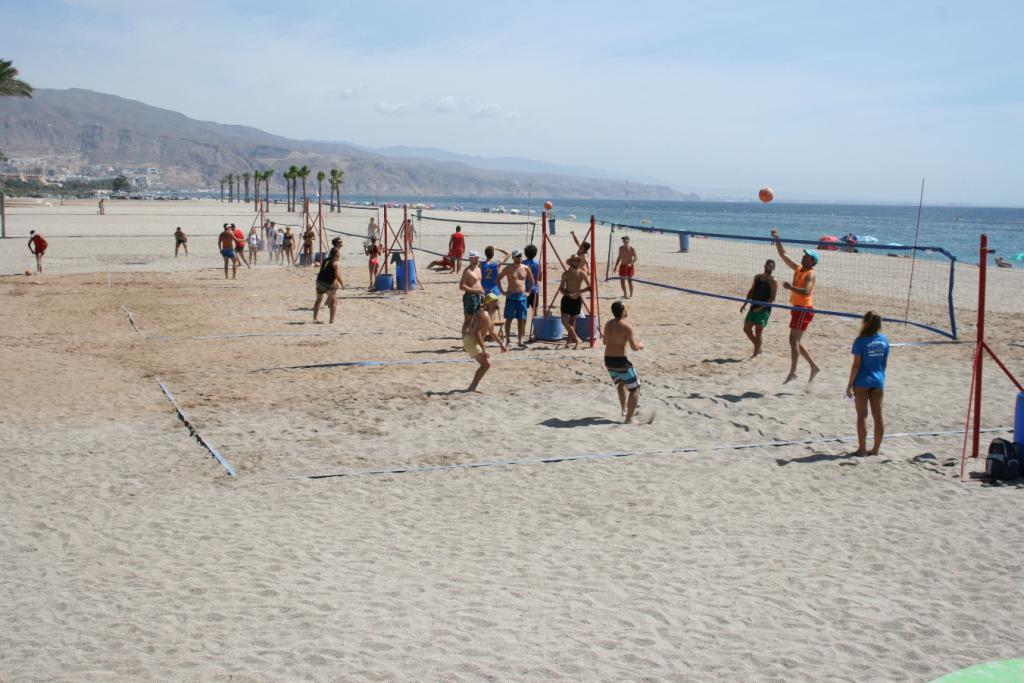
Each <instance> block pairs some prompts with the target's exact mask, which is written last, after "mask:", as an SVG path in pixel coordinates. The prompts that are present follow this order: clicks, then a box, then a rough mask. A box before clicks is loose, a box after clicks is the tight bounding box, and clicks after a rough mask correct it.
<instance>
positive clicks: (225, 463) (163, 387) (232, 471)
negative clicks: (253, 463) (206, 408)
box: [153, 377, 238, 477]
mask: <svg viewBox="0 0 1024 683" xmlns="http://www.w3.org/2000/svg"><path fill="white" fill-rule="evenodd" d="M153 379H155V380H156V383H157V384H158V385H159V386H160V390H161V391H162V392H164V396H166V397H167V400H168V401H170V402H171V405H173V406H174V410H175V411H177V413H178V419H179V420H181V421H182V422H183V423H184V424H185V426H186V427H188V433H189V436H192V437H195V440H196V441H198V442H199V443H200V445H202V447H203V448H205V449H206V450H208V451H209V452H210V455H212V456H213V457H214V459H215V460H216V461H217V462H219V463H220V464H221V465H222V466H223V467H224V469H225V470H227V472H228V475H230V476H232V477H235V476H238V473H237V472H236V471H235V468H234V467H232V466H231V463H229V462H228V461H227V458H225V457H224V456H223V455H221V454H220V451H218V450H217V449H216V448H214V447H213V445H212V444H211V443H210V442H209V441H207V440H206V439H205V438H203V435H202V434H200V433H199V432H198V431H197V430H196V427H195V425H194V424H192V420H191V419H190V418H189V416H188V414H187V413H186V412H185V410H184V409H183V408H182V407H181V406H179V405H178V402H177V401H175V400H174V396H173V395H171V390H170V389H168V388H167V385H166V384H164V383H163V382H161V381H160V378H159V377H154V378H153Z"/></svg>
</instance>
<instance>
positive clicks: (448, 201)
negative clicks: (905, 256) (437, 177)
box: [346, 197, 1024, 268]
mask: <svg viewBox="0 0 1024 683" xmlns="http://www.w3.org/2000/svg"><path fill="white" fill-rule="evenodd" d="M346 199H347V200H348V201H353V200H356V201H377V202H378V203H379V202H381V201H395V202H399V203H401V202H403V201H405V202H409V203H415V202H423V203H431V204H433V205H434V206H435V208H439V209H441V208H445V209H446V208H450V207H452V206H461V207H462V208H463V209H465V210H467V211H479V210H482V209H493V208H497V207H499V206H501V207H504V208H505V209H506V211H507V210H510V209H519V211H520V212H521V213H522V215H523V216H526V215H527V212H528V211H532V215H533V216H537V215H539V212H540V209H541V202H540V201H539V200H534V203H533V206H529V205H528V204H527V201H526V200H525V198H524V199H523V200H515V199H508V198H503V199H481V198H478V197H477V198H463V199H460V198H451V197H443V198H426V197H417V198H411V199H410V198H408V197H406V198H404V199H403V198H390V197H389V198H381V197H376V198H371V197H358V198H356V197H353V198H346ZM552 201H553V203H554V205H555V208H554V215H555V217H556V218H563V219H564V218H566V217H567V216H568V215H569V214H573V215H575V216H576V218H577V220H586V219H587V218H588V217H589V216H590V215H594V216H596V217H597V219H598V220H599V221H604V222H606V223H609V222H614V223H624V224H628V225H640V224H641V221H649V223H647V222H645V223H643V225H651V226H653V227H655V228H660V229H663V230H694V231H699V232H719V233H727V234H734V235H750V236H760V237H767V236H768V234H769V230H770V229H771V228H777V229H778V230H779V233H780V234H781V235H782V236H783V238H786V237H788V238H791V239H806V240H817V239H818V238H820V237H822V236H823V235H835V236H836V237H843V236H844V235H846V234H847V233H851V232H852V233H853V234H855V235H871V236H873V237H875V238H877V239H878V241H879V243H880V244H889V243H898V244H904V245H908V246H909V245H912V244H914V230H915V224H916V221H917V206H892V205H868V204H804V203H800V204H793V203H789V204H787V203H785V202H777V201H776V202H772V203H770V204H763V203H761V202H710V201H699V202H656V201H630V203H629V204H628V205H627V204H626V203H625V202H624V201H622V200H600V199H586V200H583V199H564V200H557V199H556V200H552ZM981 233H985V234H987V235H988V238H989V247H990V248H992V249H995V250H996V254H997V255H1001V256H1003V257H1004V258H1006V259H1007V260H1010V259H1012V258H1013V257H1014V256H1015V255H1018V254H1020V255H1021V256H1020V258H1021V261H1020V262H1019V266H1020V267H1021V268H1024V209H1006V208H980V207H966V206H965V207H952V206H928V205H927V204H926V205H925V206H924V208H923V209H922V212H921V231H920V236H919V238H918V242H917V243H918V244H919V245H920V246H928V247H942V248H944V249H945V250H946V251H948V252H950V253H951V254H953V255H954V256H956V257H957V259H959V260H962V261H966V262H969V263H977V262H978V236H979V235H980V234H981ZM1015 265H1018V263H1017V262H1015Z"/></svg>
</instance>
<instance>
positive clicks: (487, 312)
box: [462, 292, 508, 392]
mask: <svg viewBox="0 0 1024 683" xmlns="http://www.w3.org/2000/svg"><path fill="white" fill-rule="evenodd" d="M499 299H500V297H499V296H498V295H497V294H495V293H494V292H488V293H487V295H486V296H485V297H484V300H483V307H482V308H480V309H478V310H477V311H476V313H474V314H473V316H472V319H471V320H470V323H469V328H468V329H467V331H466V333H465V334H463V335H462V348H464V349H465V350H466V353H468V354H469V357H470V358H472V359H473V360H475V361H476V362H477V363H479V364H480V367H478V368H477V369H476V373H474V375H473V381H472V383H470V385H469V388H468V389H466V391H470V392H473V391H477V387H479V386H480V380H482V379H483V378H484V375H486V374H487V371H488V370H490V369H491V361H490V358H491V355H490V354H489V353H487V350H486V347H485V346H484V342H485V341H486V339H487V337H492V338H493V339H496V340H498V346H500V347H501V352H502V353H505V352H506V351H508V347H507V346H505V342H503V341H502V340H501V338H500V337H499V336H498V332H497V331H496V330H495V329H494V322H493V321H492V319H491V314H492V313H493V312H494V310H495V309H497V308H498V300H499Z"/></svg>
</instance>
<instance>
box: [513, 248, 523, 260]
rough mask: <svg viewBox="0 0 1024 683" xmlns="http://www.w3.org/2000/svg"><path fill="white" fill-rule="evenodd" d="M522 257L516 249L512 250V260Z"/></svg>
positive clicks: (521, 253)
mask: <svg viewBox="0 0 1024 683" xmlns="http://www.w3.org/2000/svg"><path fill="white" fill-rule="evenodd" d="M522 255H523V252H521V251H519V250H518V249H513V250H512V258H519V257H521V256H522Z"/></svg>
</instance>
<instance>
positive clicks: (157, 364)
mask: <svg viewBox="0 0 1024 683" xmlns="http://www.w3.org/2000/svg"><path fill="white" fill-rule="evenodd" d="M92 211H94V204H91V203H82V204H69V205H66V206H64V207H45V206H36V207H15V208H14V209H12V210H11V212H10V216H9V221H8V231H9V234H12V233H13V234H15V235H18V239H9V240H5V241H3V242H0V273H5V274H6V273H17V272H19V271H21V270H24V269H25V268H27V267H30V266H31V257H30V256H29V255H28V253H27V251H26V250H25V244H24V241H25V237H24V236H25V235H27V231H28V229H29V228H32V227H34V228H37V229H40V230H42V232H43V233H44V234H45V235H46V236H47V238H48V239H49V241H50V245H51V247H50V252H49V253H48V255H47V257H46V262H45V265H46V269H47V272H46V273H45V274H44V275H42V276H35V275H33V276H31V277H26V276H24V275H13V274H12V275H4V276H2V277H0V296H2V297H3V301H4V306H3V307H2V309H0V311H2V313H0V315H2V321H3V327H2V330H0V337H2V342H0V361H2V367H3V368H4V370H3V374H2V378H3V386H4V389H5V390H4V391H3V392H2V394H0V443H3V444H4V446H5V448H4V457H3V460H2V463H3V473H2V474H3V476H2V477H0V501H2V502H0V532H2V533H0V570H2V571H0V601H2V604H3V605H4V606H5V610H4V615H3V622H2V624H3V626H2V628H0V672H2V674H0V679H3V680H19V681H21V680H54V679H60V680H151V679H162V680H233V681H247V680H253V681H256V680H298V679H312V680H439V679H443V680H482V679H487V680H538V679H556V680H623V679H627V680H635V679H646V680H759V681H761V680H763V681H776V680H777V681H790V680H836V681H864V680H913V681H926V680H930V679H932V678H935V677H937V676H939V675H942V674H943V673H947V672H949V671H953V670H956V669H959V668H962V667H965V666H968V665H971V664H974V663H979V662H983V661H988V660H993V659H1005V658H1009V657H1013V656H1018V655H1019V652H1020V650H1019V638H1018V636H1017V632H1018V631H1019V624H1020V623H1022V622H1024V607H1022V606H1021V605H1020V604H1019V601H1014V600H1012V599H1011V596H1014V595H1016V594H1017V592H1019V590H1018V584H1019V579H1018V571H1017V570H1018V567H1019V564H1020V557H1021V556H1022V553H1024V537H1022V536H1021V534H1020V533H1019V532H1018V531H1017V528H1018V527H1019V524H1018V522H1017V520H1019V517H1020V501H1021V496H1022V495H1024V494H1022V492H1024V487H1022V486H1015V485H1004V486H988V485H982V484H980V483H978V482H975V481H970V482H968V483H961V482H960V480H959V477H958V475H959V465H960V460H959V456H960V452H961V446H962V443H963V436H962V434H950V435H942V436H929V435H924V436H906V437H899V438H892V439H889V440H887V441H886V442H885V444H884V445H883V450H882V454H881V455H880V456H879V457H873V458H857V457H851V456H850V453H851V452H852V451H853V450H854V449H855V443H852V442H850V441H836V440H835V437H837V436H849V435H852V434H854V411H853V405H852V403H850V402H848V401H846V400H845V399H843V398H841V394H842V391H843V388H844V387H845V385H846V380H847V376H848V372H849V363H850V353H849V344H850V343H851V342H852V340H853V339H854V337H855V336H856V332H857V327H858V325H857V322H856V321H853V320H847V319H842V318H834V317H826V316H819V317H818V318H817V319H816V320H815V321H814V323H813V324H812V326H811V330H810V332H809V335H808V337H807V344H808V347H809V348H810V350H811V352H812V353H813V354H814V357H815V359H816V361H817V362H818V363H819V365H821V366H822V368H823V371H822V373H821V375H820V376H819V377H818V379H817V380H816V381H815V382H814V383H813V384H811V385H806V384H805V378H806V366H805V365H801V367H800V374H801V378H800V380H799V381H797V382H794V383H791V384H787V385H783V384H782V380H783V379H784V377H785V375H786V371H787V369H788V363H789V357H788V347H787V345H786V336H787V332H788V330H787V329H786V321H787V320H788V315H786V314H785V312H784V311H779V312H776V314H775V315H774V316H773V319H772V322H771V323H770V324H769V326H768V328H767V330H766V346H765V354H764V355H763V356H761V357H759V358H756V359H753V360H751V359H749V358H748V356H749V353H750V349H749V344H748V342H747V341H746V339H745V338H744V337H743V336H742V333H741V332H740V327H741V325H742V317H741V315H740V314H739V312H738V308H739V306H738V304H734V303H732V302H723V301H719V300H714V299H711V298H708V297H696V296H690V295H684V294H680V293H677V292H672V291H669V290H665V289H659V288H653V287H647V286H642V285H637V287H636V296H635V298H634V299H633V300H632V301H631V302H630V311H631V313H630V319H631V320H632V322H633V323H634V325H635V327H636V328H637V330H638V332H639V335H640V337H641V338H642V340H643V341H644V342H645V344H646V348H645V349H644V350H643V351H640V352H637V353H635V354H633V355H632V359H633V361H634V363H635V365H636V367H637V370H638V373H639V374H640V377H641V380H642V382H643V397H642V399H641V402H640V415H641V419H642V420H646V419H650V418H651V417H652V416H653V417H654V420H653V423H651V424H644V425H622V424H620V421H621V416H620V414H619V411H618V405H617V401H616V399H615V391H614V388H613V387H612V386H611V384H610V382H609V381H608V377H607V374H606V372H605V370H604V368H603V365H602V362H601V350H600V348H595V349H590V348H581V349H580V350H578V351H571V350H567V349H565V348H561V347H556V346H555V345H541V344H532V345H530V347H529V348H527V349H524V350H518V349H514V350H512V351H510V352H509V353H508V354H504V355H500V354H497V349H493V351H494V355H493V359H494V361H495V362H494V367H493V369H492V370H491V372H490V373H489V374H488V375H487V376H486V377H485V379H484V381H483V384H482V387H481V388H482V390H483V392H484V393H483V394H481V395H469V394H465V393H463V392H462V391H461V390H462V389H464V388H465V387H466V385H468V383H469V380H470V378H471V376H472V373H473V370H474V364H473V363H471V362H467V361H468V360H469V359H468V358H467V357H466V356H465V354H464V353H463V352H462V350H461V343H460V339H459V333H458V327H459V325H460V323H461V317H462V314H461V305H460V297H459V293H458V290H457V283H456V278H455V276H453V275H449V274H436V273H430V272H428V271H426V270H425V268H423V267H422V264H423V263H422V262H423V260H426V259H429V256H425V255H419V256H418V257H417V258H418V260H420V262H421V267H420V268H419V270H418V274H419V277H420V279H421V281H422V282H423V289H422V290H418V291H415V292H412V293H410V294H408V295H397V294H394V295H387V296H385V295H381V294H371V293H369V292H367V291H366V290H365V285H366V283H367V279H368V275H367V272H366V268H365V260H364V258H363V257H362V256H361V240H360V239H359V238H356V237H351V238H350V237H346V238H345V248H344V276H345V281H346V283H347V284H348V287H349V288H348V289H346V290H345V291H343V292H341V293H340V299H341V300H340V302H339V316H338V321H337V323H335V324H334V325H316V326H314V325H313V324H312V321H311V313H310V310H309V309H310V306H311V304H312V299H313V296H312V295H313V278H314V274H313V270H311V269H288V268H282V267H279V266H271V265H258V266H257V267H256V268H253V269H245V268H243V269H242V270H240V272H239V275H238V279H237V280H235V281H225V280H224V277H223V272H222V271H221V270H220V265H221V263H222V261H221V259H220V258H219V256H218V255H217V253H216V249H215V236H216V233H217V231H218V229H219V226H220V224H221V223H223V222H225V221H234V222H236V223H237V224H238V225H239V226H240V227H243V228H244V229H246V230H247V229H248V227H249V225H250V224H251V221H252V213H251V207H249V211H246V205H241V206H239V205H234V206H230V205H227V204H220V203H219V202H209V201H204V202H152V203H150V202H108V215H107V216H103V217H101V216H95V215H94V214H93V213H92ZM398 213H399V214H400V210H399V211H398ZM285 215H286V214H284V213H283V212H282V210H281V208H280V207H274V210H273V212H272V214H271V217H272V218H275V219H280V220H281V222H292V223H294V222H297V219H296V216H295V215H294V214H292V215H291V216H290V217H289V218H285ZM430 215H433V216H438V217H445V216H447V217H452V218H457V219H458V218H461V219H472V220H488V219H489V217H488V216H486V215H483V214H454V213H448V212H441V211H436V212H430ZM367 217H368V213H367V212H365V211H359V210H346V211H345V212H342V215H340V216H338V215H335V216H330V215H328V226H329V227H332V228H333V229H337V230H342V231H345V232H351V233H354V234H363V233H364V232H365V226H366V221H367ZM493 218H494V217H490V219H493ZM504 219H505V220H514V219H512V218H511V217H504ZM393 222H394V223H395V224H397V223H398V221H397V220H395V221H393ZM176 225H182V226H183V227H185V229H186V231H187V232H188V233H189V234H190V247H191V248H192V252H193V255H192V256H190V257H189V258H188V259H187V260H186V259H185V258H184V257H182V258H179V259H177V260H175V259H174V257H173V238H172V237H171V233H172V232H173V230H174V227H175V226H176ZM566 228H567V229H573V228H575V229H577V231H582V229H583V226H582V225H575V226H572V225H565V226H564V228H563V225H562V224H561V223H560V225H559V235H558V239H560V240H561V242H560V244H561V245H563V246H560V247H559V248H560V249H563V250H564V249H568V248H569V247H568V241H567V240H568V237H567V234H566V233H567V230H566ZM450 229H451V225H449V224H446V223H443V222H433V223H431V222H429V221H423V222H422V223H421V224H420V230H421V233H422V234H421V237H420V239H423V240H425V241H427V242H429V241H430V240H431V239H433V240H435V241H438V240H440V241H443V235H445V234H447V232H449V231H450ZM527 229H528V228H524V227H522V226H508V227H505V226H473V227H470V225H469V224H467V225H466V229H465V231H466V233H467V235H468V237H467V241H468V243H469V247H470V248H482V246H483V245H484V243H485V242H486V243H494V244H496V245H498V246H502V247H504V248H506V249H511V248H512V247H516V246H521V243H522V235H523V234H524V231H525V230H527ZM602 230H603V228H602ZM504 231H507V233H506V232H504ZM72 235H77V236H74V237H73V236H72ZM108 235H109V236H108ZM117 235H121V236H126V235H136V236H135V237H127V238H126V237H121V238H118V237H117ZM431 235H434V237H431ZM482 235H485V236H486V237H481V236H482ZM503 235H505V237H502V236H503ZM438 236H442V237H438ZM506 239H507V243H502V240H506ZM598 243H599V246H601V245H603V244H605V243H604V242H602V238H601V237H600V236H599V240H598ZM598 253H599V255H602V254H601V252H600V251H599V252H598ZM602 256H603V255H602ZM643 257H644V254H643V253H641V262H642V263H643ZM602 260H603V259H602ZM727 260H728V259H727ZM869 262H870V261H869V260H863V263H865V264H868V263H869ZM745 265H746V267H745V269H744V270H743V272H747V271H749V274H750V275H752V274H753V273H754V272H756V271H757V270H758V269H759V266H760V264H759V263H752V264H745ZM655 267H657V268H666V269H668V268H670V266H668V265H664V266H662V265H659V266H655ZM843 267H844V268H846V269H847V271H849V269H851V268H855V267H856V265H855V264H854V265H851V264H850V263H846V264H844V266H843ZM864 267H870V266H864ZM721 268H725V266H722V267H721ZM721 268H718V266H716V269H717V271H720V270H721ZM599 270H600V271H601V272H603V266H602V267H601V268H600V269H599ZM717 271H716V272H717ZM666 272H668V271H666ZM965 272H968V269H967V268H962V269H961V275H962V277H961V279H960V281H959V284H960V286H961V287H962V291H960V290H958V291H960V294H959V295H958V299H957V301H958V318H959V322H960V325H961V330H962V336H963V338H964V339H967V340H969V339H970V338H971V337H972V336H973V330H974V322H975V318H976V311H974V310H972V308H971V296H970V294H971V291H972V290H971V289H970V287H971V286H972V285H971V282H970V280H971V277H970V276H969V275H965ZM780 274H782V273H780ZM990 274H991V275H992V277H991V282H990V289H989V297H990V301H991V302H992V305H991V306H990V307H989V313H988V323H987V324H988V329H989V338H990V341H991V343H992V346H993V348H994V349H995V350H996V351H997V352H998V353H999V354H1000V355H1001V356H1002V357H1003V359H1004V360H1005V361H1006V362H1007V364H1008V366H1009V367H1010V369H1011V370H1013V371H1014V372H1016V373H1017V374H1018V376H1021V375H1024V348H1022V347H1020V346H1015V345H1013V344H1012V343H1011V342H1018V343H1019V342H1021V341H1022V340H1021V336H1020V335H1021V327H1020V323H1019V320H1020V313H1021V311H1020V310H1019V307H1020V306H1021V303H1020V302H1021V297H1019V294H1018V293H1017V291H1016V290H1017V289H1019V286H1020V283H1021V279H1020V277H1021V274H1020V273H1017V272H996V271H994V269H993V270H990ZM553 276H554V274H552V277H553ZM663 276H664V277H667V275H664V274H663ZM819 277H820V278H821V279H822V280H823V281H824V280H827V279H828V277H829V275H828V271H827V269H826V268H824V267H823V268H822V270H821V272H820V275H819ZM858 277H860V278H861V280H859V281H863V280H866V279H867V278H866V277H865V276H863V274H860V275H859V276H858ZM600 286H601V296H602V304H601V310H602V312H603V314H604V315H607V310H608V305H609V303H610V301H611V300H613V299H614V298H615V296H616V295H618V293H619V288H618V284H617V283H615V282H607V283H605V282H601V283H600ZM974 286H975V287H976V283H975V284H974ZM974 292H975V296H976V289H975V290H974ZM740 293H741V294H742V292H740ZM897 295H898V292H893V293H891V296H892V297H893V298H894V299H898V298H899V297H898V296H897ZM851 296H861V297H863V298H864V300H865V302H866V303H870V301H871V300H872V298H873V296H868V295H867V293H865V292H861V293H859V294H858V293H852V294H851ZM857 303H860V302H859V300H858V301H857ZM129 312H130V313H131V317H132V319H133V320H134V322H135V324H136V325H137V327H138V330H136V329H135V328H133V326H132V325H131V324H130V322H129V320H128V313H129ZM324 318H325V319H326V315H324ZM883 331H884V332H886V333H887V334H888V335H889V337H890V339H891V340H892V341H894V342H901V341H941V338H940V337H938V336H937V335H934V334H931V333H928V332H926V331H923V330H919V329H915V328H907V327H904V326H901V325H889V326H886V327H885V328H884V329H883ZM255 335H261V336H255ZM972 352H973V345H972V344H970V343H961V344H947V343H942V344H933V345H924V346H897V347H894V348H893V350H892V356H891V358H890V364H889V373H888V380H887V387H886V399H885V413H886V418H887V430H886V431H887V432H889V433H892V434H898V433H918V432H929V433H932V432H955V431H957V430H962V429H963V427H964V411H965V408H966V401H967V394H968V386H969V382H970V358H971V354H972ZM354 361H387V362H388V363H390V364H383V365H362V366H352V365H350V366H334V367H302V366H311V365H329V364H332V363H333V364H337V363H351V362H354ZM394 361H400V362H401V363H402V364H395V363H393V362H394ZM418 361H423V363H422V364H413V363H414V362H418ZM986 372H987V374H986V393H985V401H984V406H983V416H984V422H985V425H986V426H987V427H993V428H996V427H1006V426H1008V425H1010V424H1012V417H1013V416H1012V410H1013V399H1014V395H1015V391H1014V389H1013V388H1012V385H1011V384H1010V383H1009V381H1008V380H1006V379H1005V378H1004V377H1003V376H1002V375H1001V373H999V370H998V369H997V368H996V367H995V366H994V365H991V364H990V365H988V366H987V368H986ZM157 378H159V379H160V380H161V381H163V382H164V383H165V385H166V386H167V387H168V388H169V389H170V391H171V392H173V395H174V397H175V399H176V400H177V401H178V403H179V404H180V406H181V407H182V408H183V409H184V410H185V411H186V412H187V414H188V415H189V417H190V418H191V421H192V424H193V425H194V426H195V428H196V429H197V430H198V433H199V434H200V435H201V436H202V437H203V438H204V439H205V440H206V441H207V442H209V443H210V444H212V445H213V446H214V447H215V448H216V449H217V450H218V451H219V452H220V453H221V454H222V455H223V457H224V458H225V459H226V461H227V462H229V463H230V464H231V466H233V467H234V468H235V469H236V470H237V474H238V476H236V477H230V476H228V474H227V473H226V471H225V469H224V468H223V467H222V466H221V465H220V464H218V462H217V461H216V460H214V458H213V457H211V455H210V453H209V452H208V451H207V450H205V449H204V448H203V446H202V445H201V444H200V443H199V442H198V441H197V440H196V439H195V438H193V437H192V436H191V435H190V433H189V430H188V429H187V428H186V427H185V426H184V425H183V423H182V422H181V421H179V419H178V417H177V415H176V413H175V410H174V407H173V406H172V404H171V403H170V402H169V401H168V399H167V398H166V397H165V396H164V394H163V393H162V392H161V390H160V388H159V386H158V385H157ZM997 435H998V436H1006V435H1007V434H1006V433H1005V432H1002V433H995V432H993V433H986V434H983V446H984V445H985V444H987V443H988V440H989V439H991V438H992V437H994V436H997ZM776 441H783V442H789V441H806V442H808V443H797V444H790V445H777V446H766V445H758V444H766V443H769V442H776ZM738 445H749V446H751V447H749V448H732V446H738ZM612 454H619V455H620V456H621V457H615V456H614V455H612ZM626 454H628V455H626ZM581 456H583V457H581ZM590 456H593V457H590ZM559 458H577V459H568V460H563V461H561V462H548V463H540V462H538V461H540V460H545V459H547V460H557V459H559ZM510 460H511V461H517V463H518V464H491V465H488V466H482V467H469V465H480V464H487V463H496V462H498V461H510ZM981 467H982V464H981V463H979V462H972V463H970V464H969V467H968V469H969V470H971V471H978V470H979V469H981ZM417 468H421V469H417ZM400 470H405V471H400ZM377 471H383V472H382V473H373V472H377ZM310 475H317V476H319V475H344V476H325V477H324V478H316V479H311V478H308V476H310Z"/></svg>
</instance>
